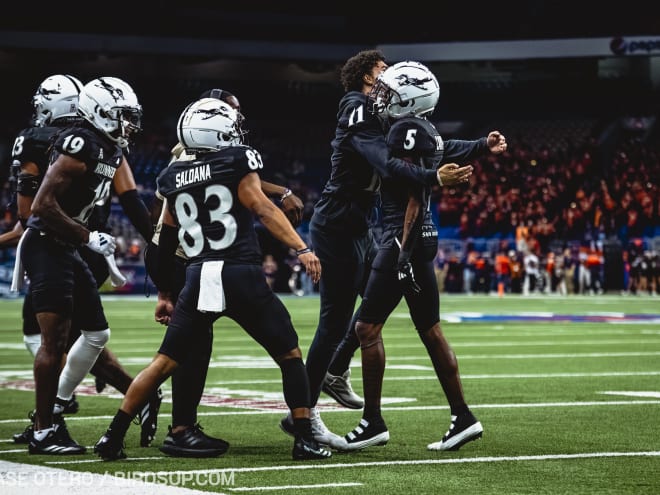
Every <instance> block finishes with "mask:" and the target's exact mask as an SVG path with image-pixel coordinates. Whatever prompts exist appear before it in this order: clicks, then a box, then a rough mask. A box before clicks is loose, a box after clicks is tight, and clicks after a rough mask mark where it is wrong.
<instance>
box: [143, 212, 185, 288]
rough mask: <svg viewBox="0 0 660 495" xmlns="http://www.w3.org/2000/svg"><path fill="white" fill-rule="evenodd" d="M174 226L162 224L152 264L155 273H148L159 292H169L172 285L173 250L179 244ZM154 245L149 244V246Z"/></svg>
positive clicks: (174, 250) (152, 245) (153, 245)
mask: <svg viewBox="0 0 660 495" xmlns="http://www.w3.org/2000/svg"><path fill="white" fill-rule="evenodd" d="M178 230H179V229H177V228H176V227H172V226H171V225H163V226H162V227H161V230H160V237H159V239H158V246H157V249H156V255H155V258H156V260H155V262H154V263H153V264H152V266H154V267H155V273H149V276H150V277H151V280H153V282H154V284H156V287H157V288H158V290H159V291H161V292H169V291H171V290H172V287H173V285H174V277H173V275H174V271H175V270H173V269H172V267H173V266H174V263H175V260H174V256H175V252H176V248H177V246H178V245H179V236H178V234H177V233H178ZM152 247H156V245H155V244H151V245H150V246H149V248H152ZM152 254H153V253H152Z"/></svg>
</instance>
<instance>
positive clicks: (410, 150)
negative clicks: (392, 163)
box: [381, 117, 444, 246]
mask: <svg viewBox="0 0 660 495" xmlns="http://www.w3.org/2000/svg"><path fill="white" fill-rule="evenodd" d="M387 147H388V149H389V150H390V153H391V154H392V155H393V156H396V157H400V158H407V159H411V160H412V162H411V163H410V166H411V167H422V168H429V169H433V170H434V169H435V168H436V167H437V166H438V164H439V163H440V162H441V161H442V159H443V156H444V142H443V140H442V137H441V136H440V134H439V133H438V131H437V130H436V128H435V127H434V126H433V124H432V123H431V122H429V121H428V120H426V119H422V118H418V117H404V118H402V119H399V120H396V121H395V122H394V123H393V124H392V126H391V128H390V130H389V132H388V134H387ZM411 187H415V188H416V189H417V190H419V189H422V188H423V189H424V194H423V197H424V198H425V199H426V201H427V204H426V205H425V212H426V213H425V217H424V227H423V230H422V235H423V236H427V237H433V235H434V233H435V235H436V236H437V233H436V232H437V231H436V229H435V226H434V224H433V220H432V218H431V213H430V210H429V204H428V200H429V198H430V192H431V191H430V187H429V186H422V185H415V186H411V185H407V184H405V183H402V182H401V181H400V180H396V179H392V178H388V179H383V185H382V189H381V196H382V212H383V238H382V241H381V242H382V244H383V245H384V246H385V245H388V246H389V245H392V243H393V242H395V241H394V238H395V237H396V238H397V239H399V241H400V240H401V236H402V234H403V222H404V217H405V212H406V207H407V205H408V196H409V192H410V190H411Z"/></svg>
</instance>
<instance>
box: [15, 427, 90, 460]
mask: <svg viewBox="0 0 660 495" xmlns="http://www.w3.org/2000/svg"><path fill="white" fill-rule="evenodd" d="M58 429H59V428H56V429H55V430H52V431H49V432H48V434H47V435H46V437H45V438H44V439H43V440H36V439H35V438H34V436H32V439H30V443H29V444H28V452H29V453H30V454H43V455H76V454H84V453H85V452H86V451H87V449H86V448H85V447H83V446H82V445H78V444H77V443H75V442H73V444H71V443H69V442H66V441H65V440H63V439H62V438H60V435H59V434H58V432H57V430H58Z"/></svg>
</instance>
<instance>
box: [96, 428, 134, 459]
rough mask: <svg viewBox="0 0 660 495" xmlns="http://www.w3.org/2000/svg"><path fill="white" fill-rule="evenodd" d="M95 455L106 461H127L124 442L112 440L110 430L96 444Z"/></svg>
mask: <svg viewBox="0 0 660 495" xmlns="http://www.w3.org/2000/svg"><path fill="white" fill-rule="evenodd" d="M94 453H95V454H97V455H98V456H99V457H100V458H101V459H103V460H104V461H116V460H119V459H126V453H125V452H124V442H123V440H122V441H117V440H115V439H114V438H112V434H111V433H110V430H108V431H106V432H105V435H103V436H102V437H101V438H100V439H99V441H98V442H96V445H94Z"/></svg>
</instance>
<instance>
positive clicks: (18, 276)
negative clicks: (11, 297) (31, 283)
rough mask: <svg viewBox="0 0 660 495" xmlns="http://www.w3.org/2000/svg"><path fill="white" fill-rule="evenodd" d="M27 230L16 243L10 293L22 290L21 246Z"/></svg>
mask: <svg viewBox="0 0 660 495" xmlns="http://www.w3.org/2000/svg"><path fill="white" fill-rule="evenodd" d="M26 233H27V230H25V232H23V234H22V235H21V238H20V239H19V241H18V245H17V246H16V262H15V263H14V272H13V273H12V275H11V288H10V289H9V290H10V291H11V292H19V291H20V290H21V289H22V288H23V282H24V281H25V279H24V272H23V263H22V262H21V246H23V239H25V234H26Z"/></svg>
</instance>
